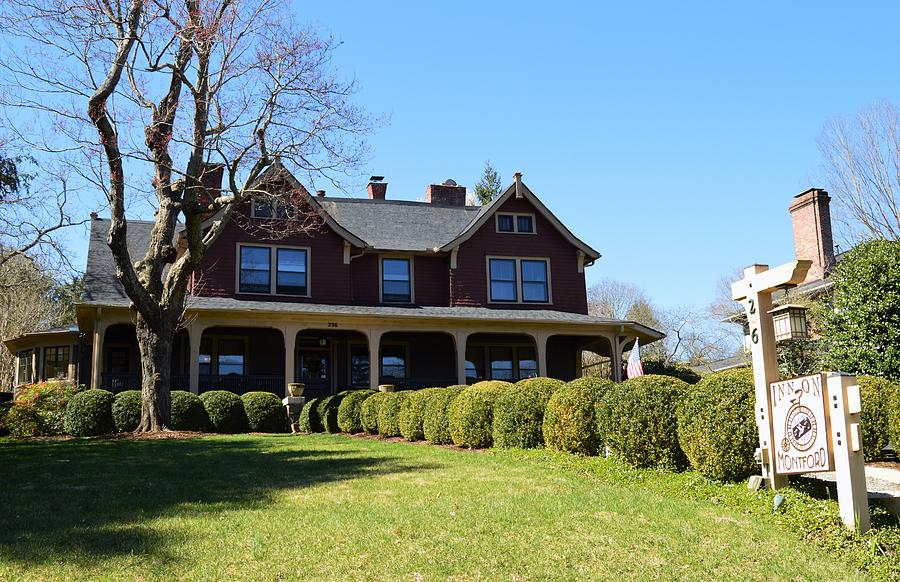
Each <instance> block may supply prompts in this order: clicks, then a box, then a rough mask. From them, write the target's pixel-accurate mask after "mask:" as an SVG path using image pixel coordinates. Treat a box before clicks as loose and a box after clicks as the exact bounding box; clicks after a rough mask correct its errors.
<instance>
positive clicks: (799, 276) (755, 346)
mask: <svg viewBox="0 0 900 582" xmlns="http://www.w3.org/2000/svg"><path fill="white" fill-rule="evenodd" d="M810 265H812V261H807V260H797V261H793V262H791V263H787V264H785V265H781V266H780V267H776V268H774V269H769V267H768V265H752V266H750V267H747V268H746V269H744V278H743V279H741V280H740V281H737V282H735V283H733V284H732V285H731V296H732V299H734V300H735V301H740V302H741V304H743V306H744V311H745V312H746V314H747V322H748V325H749V326H750V352H751V355H752V359H753V384H754V389H755V390H754V391H755V393H756V407H755V408H754V413H755V415H754V416H755V417H756V425H757V427H758V429H759V447H760V451H761V455H762V476H763V477H764V478H765V479H766V482H767V483H768V485H769V486H770V487H771V488H772V489H779V488H781V487H784V486H786V485H787V476H786V475H778V474H776V473H775V470H774V467H775V443H774V442H773V440H774V435H773V431H772V421H771V419H770V417H769V416H770V411H771V410H772V402H771V397H770V395H769V384H770V383H772V382H777V381H778V357H777V353H776V351H775V326H774V324H773V323H772V314H771V313H769V312H770V311H771V310H772V292H773V291H775V290H777V289H784V288H788V287H793V286H796V285H798V284H800V283H802V282H803V280H804V279H805V278H806V272H807V271H808V270H809V267H810Z"/></svg>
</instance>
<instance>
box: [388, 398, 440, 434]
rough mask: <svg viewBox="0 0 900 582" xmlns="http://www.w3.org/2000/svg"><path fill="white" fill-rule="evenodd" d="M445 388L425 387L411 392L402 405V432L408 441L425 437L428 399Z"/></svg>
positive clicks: (400, 418)
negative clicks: (424, 424) (423, 424)
mask: <svg viewBox="0 0 900 582" xmlns="http://www.w3.org/2000/svg"><path fill="white" fill-rule="evenodd" d="M443 390H444V389H443V388H423V389H421V390H416V391H414V392H410V393H409V395H408V396H407V397H406V398H404V399H403V402H402V403H401V405H400V416H399V418H398V419H397V422H398V424H399V425H400V434H401V435H403V438H405V439H406V440H408V441H420V440H422V439H424V438H425V431H424V429H423V428H422V423H424V422H425V407H426V406H428V401H429V400H431V399H432V398H434V397H435V396H436V395H438V394H440V393H441V391H443Z"/></svg>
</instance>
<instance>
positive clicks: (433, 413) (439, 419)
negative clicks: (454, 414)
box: [422, 384, 467, 445]
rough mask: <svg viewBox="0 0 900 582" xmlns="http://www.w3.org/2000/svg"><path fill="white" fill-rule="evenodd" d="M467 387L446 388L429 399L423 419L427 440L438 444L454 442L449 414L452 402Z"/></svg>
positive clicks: (423, 431)
mask: <svg viewBox="0 0 900 582" xmlns="http://www.w3.org/2000/svg"><path fill="white" fill-rule="evenodd" d="M466 388H467V387H466V386H463V385H459V384H458V385H456V386H450V387H449V388H444V389H443V390H441V391H440V392H438V393H437V394H435V395H434V396H432V397H431V398H429V399H428V403H427V404H426V405H425V415H424V416H423V420H422V434H423V435H424V436H425V440H427V441H428V442H430V443H433V444H436V445H449V444H452V443H453V437H451V436H450V423H449V419H448V418H447V414H448V412H449V409H450V404H451V403H452V402H453V400H454V399H455V398H456V397H457V396H459V395H460V393H461V392H462V391H463V390H465V389H466Z"/></svg>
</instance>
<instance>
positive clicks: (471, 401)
mask: <svg viewBox="0 0 900 582" xmlns="http://www.w3.org/2000/svg"><path fill="white" fill-rule="evenodd" d="M511 388H513V384H510V383H509V382H501V381H498V380H487V381H484V382H478V383H477V384H474V385H472V386H469V387H468V388H466V389H465V390H463V391H462V393H460V395H459V396H457V397H456V398H454V399H453V402H452V403H451V404H450V408H449V410H448V413H447V419H448V423H449V425H450V436H451V437H453V444H455V445H457V446H460V447H468V448H470V449H483V448H487V447H490V446H491V445H492V444H493V442H494V404H495V403H496V401H497V399H498V398H499V397H500V395H501V394H503V393H504V392H505V391H507V390H509V389H511Z"/></svg>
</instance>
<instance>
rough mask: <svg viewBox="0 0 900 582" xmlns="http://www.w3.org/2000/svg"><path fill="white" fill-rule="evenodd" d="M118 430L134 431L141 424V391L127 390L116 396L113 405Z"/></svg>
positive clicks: (114, 419)
mask: <svg viewBox="0 0 900 582" xmlns="http://www.w3.org/2000/svg"><path fill="white" fill-rule="evenodd" d="M112 415H113V421H114V422H115V424H116V432H134V431H135V430H137V427H138V425H139V424H141V391H140V390H126V391H124V392H119V393H118V394H116V396H115V400H114V401H113V405H112Z"/></svg>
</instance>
